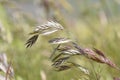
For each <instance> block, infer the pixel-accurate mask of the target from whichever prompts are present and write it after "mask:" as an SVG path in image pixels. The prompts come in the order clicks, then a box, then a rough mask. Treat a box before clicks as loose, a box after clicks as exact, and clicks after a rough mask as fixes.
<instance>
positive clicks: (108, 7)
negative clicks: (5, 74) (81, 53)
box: [0, 0, 120, 80]
mask: <svg viewBox="0 0 120 80" xmlns="http://www.w3.org/2000/svg"><path fill="white" fill-rule="evenodd" d="M49 20H53V21H57V22H59V23H60V24H61V25H63V26H64V28H65V30H64V32H59V33H57V34H55V35H51V36H47V37H45V36H40V37H39V40H38V41H37V42H36V44H35V45H33V46H32V47H31V48H28V49H26V48H25V43H26V41H27V39H28V38H29V37H30V36H29V33H30V32H31V31H33V30H34V29H35V27H36V26H38V25H41V24H43V23H44V22H46V21H49ZM58 36H67V37H69V38H71V39H72V40H73V41H76V42H77V43H78V44H79V45H82V46H83V47H96V48H98V49H100V50H102V51H104V52H105V53H106V56H108V57H109V58H110V59H111V60H113V61H114V62H115V63H116V64H117V65H118V66H120V0H0V52H1V53H3V52H5V53H6V54H7V57H8V61H11V62H12V65H13V68H14V71H15V80H98V79H96V78H95V75H96V74H97V75H98V76H100V79H99V80H113V77H120V71H117V70H115V69H113V68H110V67H109V66H107V65H104V64H98V63H94V62H93V65H90V62H89V61H88V60H86V59H84V58H80V57H79V58H78V59H74V60H75V62H77V63H79V64H82V65H83V66H85V67H87V68H89V69H90V70H91V71H93V69H94V71H95V72H97V70H99V69H100V70H101V72H100V73H96V74H94V72H92V73H91V74H90V76H89V78H86V79H82V77H83V76H81V73H79V71H78V70H67V71H63V72H56V71H54V69H52V66H51V61H50V58H49V57H50V54H51V53H52V51H53V49H54V47H55V46H54V45H51V44H49V43H48V40H49V39H51V38H53V37H58Z"/></svg>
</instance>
